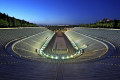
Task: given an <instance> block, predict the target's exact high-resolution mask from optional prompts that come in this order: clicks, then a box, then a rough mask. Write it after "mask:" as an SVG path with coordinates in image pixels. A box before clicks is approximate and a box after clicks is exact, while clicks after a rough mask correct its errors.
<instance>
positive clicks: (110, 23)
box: [79, 19, 120, 29]
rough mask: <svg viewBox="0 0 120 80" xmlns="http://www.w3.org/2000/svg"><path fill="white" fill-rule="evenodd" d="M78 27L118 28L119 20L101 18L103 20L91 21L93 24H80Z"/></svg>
mask: <svg viewBox="0 0 120 80" xmlns="http://www.w3.org/2000/svg"><path fill="white" fill-rule="evenodd" d="M79 27H91V28H116V29H120V20H116V19H115V20H109V19H103V20H101V21H99V22H96V23H93V24H80V25H79Z"/></svg>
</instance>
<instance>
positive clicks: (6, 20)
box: [0, 12, 37, 28]
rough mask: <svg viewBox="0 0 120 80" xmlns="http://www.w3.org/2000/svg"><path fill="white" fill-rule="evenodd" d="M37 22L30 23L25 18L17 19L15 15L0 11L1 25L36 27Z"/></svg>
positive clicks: (3, 26) (2, 26) (5, 26)
mask: <svg viewBox="0 0 120 80" xmlns="http://www.w3.org/2000/svg"><path fill="white" fill-rule="evenodd" d="M36 26H37V25H36V24H33V23H30V22H28V21H25V20H20V19H16V18H15V17H10V16H8V15H7V14H5V13H1V12H0V27H1V28H7V27H36Z"/></svg>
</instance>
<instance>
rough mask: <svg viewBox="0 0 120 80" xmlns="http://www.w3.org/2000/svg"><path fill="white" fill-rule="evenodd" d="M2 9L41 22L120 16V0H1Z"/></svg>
mask: <svg viewBox="0 0 120 80" xmlns="http://www.w3.org/2000/svg"><path fill="white" fill-rule="evenodd" d="M0 12H2V13H6V14H8V15H9V16H14V17H16V18H19V19H24V20H27V21H29V22H33V23H37V24H49V25H56V24H83V23H93V22H96V21H99V20H101V19H103V18H108V19H120V0H0Z"/></svg>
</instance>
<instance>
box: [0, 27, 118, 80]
mask: <svg viewBox="0 0 120 80" xmlns="http://www.w3.org/2000/svg"><path fill="white" fill-rule="evenodd" d="M56 37H59V38H60V37H61V40H60V41H62V43H61V44H63V43H64V44H63V45H64V47H60V46H58V47H59V48H60V49H66V48H67V49H68V51H67V52H66V53H65V54H57V53H55V52H54V53H53V52H52V48H53V45H54V43H55V42H57V41H58V39H56ZM119 40H120V30H116V29H99V28H95V29H92V28H80V27H76V28H73V29H71V30H69V31H67V32H65V33H62V34H61V32H57V33H56V34H55V32H53V31H51V30H48V29H47V28H10V29H0V80H60V79H62V80H119V79H120V77H119V75H120V54H119V52H120V41H119ZM58 43H59V42H58ZM61 44H60V43H59V45H61ZM55 49H58V48H55ZM79 51H80V53H79ZM52 55H55V56H58V57H61V58H58V57H55V56H52ZM63 56H64V58H63ZM65 56H66V58H65ZM54 57H55V58H54Z"/></svg>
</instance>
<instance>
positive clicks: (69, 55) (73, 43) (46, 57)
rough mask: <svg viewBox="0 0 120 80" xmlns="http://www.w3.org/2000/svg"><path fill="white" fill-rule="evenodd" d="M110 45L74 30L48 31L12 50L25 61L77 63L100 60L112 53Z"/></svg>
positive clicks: (17, 43)
mask: <svg viewBox="0 0 120 80" xmlns="http://www.w3.org/2000/svg"><path fill="white" fill-rule="evenodd" d="M110 45H111V44H109V43H107V42H103V41H100V40H97V39H94V38H92V37H88V36H86V35H83V34H78V33H77V32H75V31H72V30H70V31H67V32H65V33H62V32H61V31H59V32H57V33H55V32H53V31H50V30H47V31H43V32H40V33H38V34H35V35H32V36H29V37H26V38H23V39H21V40H17V41H16V42H14V43H13V44H12V45H11V50H12V51H13V52H14V53H16V54H17V55H18V56H19V57H22V58H25V59H26V58H27V59H30V60H36V61H43V62H52V63H76V62H86V61H90V60H96V59H100V58H101V57H103V56H104V55H106V54H107V53H108V52H110V51H111V50H110V49H109V46H110ZM111 49H113V48H112V46H111Z"/></svg>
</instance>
